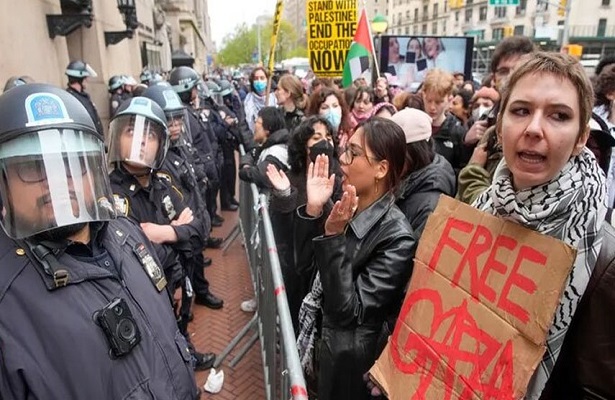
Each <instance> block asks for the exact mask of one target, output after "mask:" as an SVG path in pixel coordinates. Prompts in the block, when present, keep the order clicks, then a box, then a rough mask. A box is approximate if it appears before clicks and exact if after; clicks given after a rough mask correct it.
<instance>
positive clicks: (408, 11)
mask: <svg viewBox="0 0 615 400" xmlns="http://www.w3.org/2000/svg"><path fill="white" fill-rule="evenodd" d="M409 20H410V10H407V11H406V21H409Z"/></svg>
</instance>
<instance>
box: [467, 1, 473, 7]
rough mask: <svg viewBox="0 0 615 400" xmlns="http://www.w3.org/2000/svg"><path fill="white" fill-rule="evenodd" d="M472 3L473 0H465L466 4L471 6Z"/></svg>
mask: <svg viewBox="0 0 615 400" xmlns="http://www.w3.org/2000/svg"><path fill="white" fill-rule="evenodd" d="M473 3H474V0H466V5H468V6H471V5H472V4H473Z"/></svg>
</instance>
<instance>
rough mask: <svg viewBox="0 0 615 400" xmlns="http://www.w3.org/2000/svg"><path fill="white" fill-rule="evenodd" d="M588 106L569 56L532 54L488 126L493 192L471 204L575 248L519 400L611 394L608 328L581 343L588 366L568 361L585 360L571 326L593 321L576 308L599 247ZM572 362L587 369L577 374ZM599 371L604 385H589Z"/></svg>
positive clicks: (585, 84) (601, 207) (581, 75)
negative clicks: (493, 139)
mask: <svg viewBox="0 0 615 400" xmlns="http://www.w3.org/2000/svg"><path fill="white" fill-rule="evenodd" d="M592 99H593V91H592V87H591V84H590V82H589V79H588V78H587V76H586V74H585V72H584V71H583V68H582V67H581V65H580V64H579V63H578V62H577V61H576V60H574V59H573V58H572V57H569V56H567V55H562V54H556V53H535V54H532V55H531V56H529V58H528V59H527V60H526V61H525V62H523V61H522V63H521V64H520V65H519V66H518V67H517V69H516V70H515V71H514V72H513V73H512V75H511V76H510V78H509V81H508V86H507V87H506V88H505V89H504V90H503V93H502V103H501V110H502V111H501V112H500V114H499V115H498V120H497V132H498V138H499V140H500V142H501V143H502V148H503V153H504V159H503V161H502V162H501V163H500V165H499V166H498V168H497V170H496V172H495V175H494V177H493V183H492V185H491V186H490V187H489V189H488V190H487V191H486V192H484V193H483V194H482V195H481V196H480V197H479V198H478V199H477V200H476V201H475V203H474V206H475V207H477V208H479V209H481V210H483V211H487V212H489V213H492V214H494V215H498V216H500V217H503V218H506V219H508V220H512V221H515V222H517V223H519V224H521V225H523V226H525V227H528V228H531V229H534V230H536V231H538V232H540V233H543V234H545V235H549V236H552V237H555V238H557V239H560V240H562V241H564V242H566V243H567V244H569V245H571V246H572V247H574V248H576V249H577V257H576V259H575V262H574V265H573V268H572V272H571V274H570V276H569V279H568V282H567V284H566V287H565V289H564V293H563V295H562V297H561V299H560V305H559V307H558V308H557V310H556V313H555V318H554V321H553V324H552V326H551V328H550V330H549V335H548V337H547V343H546V345H547V352H546V353H545V356H544V358H543V360H542V362H541V363H540V365H539V366H538V367H537V370H536V371H535V373H534V376H533V378H532V380H531V381H530V385H529V387H528V391H527V395H526V399H539V398H543V399H551V398H553V399H561V398H570V399H576V398H587V397H585V396H586V394H583V390H584V389H585V388H588V387H589V389H590V390H592V391H593V392H594V393H598V394H599V395H600V396H604V398H613V396H615V391H614V389H615V386H614V385H613V380H614V379H615V363H614V360H615V354H614V351H615V330H613V329H607V328H605V327H602V328H600V329H602V330H600V329H598V330H594V331H592V332H594V333H595V332H600V335H599V336H598V337H585V338H584V340H585V344H584V346H587V349H590V348H592V347H594V346H595V347H597V348H600V349H601V352H597V353H596V354H597V355H598V356H597V359H595V360H593V361H592V363H586V364H583V363H582V361H578V358H577V357H580V358H581V359H582V358H585V357H586V354H579V353H585V350H586V348H585V347H583V346H582V347H580V348H578V347H577V348H575V349H573V348H572V347H571V343H573V342H574V341H576V340H578V339H579V337H580V336H579V335H585V333H584V332H583V331H581V330H580V329H585V330H586V331H587V328H588V326H591V325H592V324H594V325H595V324H596V322H598V321H596V320H595V318H593V319H592V318H590V319H589V320H588V319H587V317H588V316H589V315H590V314H589V313H588V311H587V307H586V306H585V308H583V306H584V305H585V303H587V301H586V300H585V299H584V302H583V303H582V302H581V298H582V296H583V294H584V293H585V291H586V289H587V288H588V285H589V282H590V278H591V277H592V271H594V270H595V266H596V260H597V258H598V255H599V254H600V250H601V246H602V245H603V240H602V239H603V232H604V231H601V228H602V222H603V220H604V217H605V214H606V211H607V210H606V207H605V183H604V182H605V178H604V174H603V172H602V171H601V170H600V167H599V166H598V163H597V162H596V159H595V158H594V156H593V154H592V153H591V152H590V151H589V150H587V149H586V148H585V143H586V141H587V138H588V135H589V128H588V121H589V118H590V115H591V107H592ZM594 279H595V278H594ZM592 280H593V279H592ZM611 285H612V282H611ZM593 293H596V292H595V291H594V292H593ZM613 300H614V298H613V296H611V297H610V299H608V300H607V302H606V304H604V303H603V304H601V305H600V306H601V307H602V308H601V310H602V311H604V312H605V313H604V314H603V316H604V317H605V318H609V317H610V316H612V315H613V312H614V311H615V308H614V306H615V304H613ZM580 304H581V305H580ZM578 310H581V311H578ZM608 311H610V312H608ZM595 315H597V314H595ZM583 318H584V319H585V320H584V322H582V323H579V322H577V321H578V320H580V319H583ZM600 318H602V315H601V316H600ZM581 324H582V325H581ZM601 325H604V324H601ZM606 325H611V326H612V325H613V324H606ZM564 339H565V340H566V341H564ZM575 351H577V353H576V354H575ZM559 358H562V359H561V360H559ZM581 365H582V366H584V367H588V368H595V371H594V372H593V373H585V374H583V372H582V371H580V370H579V366H581ZM565 368H572V369H574V371H572V369H571V370H565ZM598 373H599V374H600V376H606V377H607V378H606V379H596V375H595V374H598ZM585 378H588V379H589V380H586V379H585ZM550 379H551V381H550V382H549V380H550ZM545 387H546V388H547V389H546V390H545ZM543 391H544V393H543ZM541 396H542V397H541ZM591 398H594V397H591ZM595 398H603V397H595Z"/></svg>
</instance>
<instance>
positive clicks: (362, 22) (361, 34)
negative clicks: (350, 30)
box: [342, 9, 374, 87]
mask: <svg viewBox="0 0 615 400" xmlns="http://www.w3.org/2000/svg"><path fill="white" fill-rule="evenodd" d="M372 54H374V47H373V44H372V35H370V32H369V25H368V23H367V14H366V13H365V9H363V10H361V17H360V18H359V24H358V25H357V31H356V32H355V34H354V40H353V41H352V44H351V45H350V50H348V55H347V56H346V63H345V64H344V74H343V76H342V85H343V86H344V87H348V86H350V85H352V82H354V81H355V79H358V78H360V77H362V76H363V77H366V78H367V79H368V81H369V80H370V77H371V74H370V73H369V59H370V57H371V56H372ZM366 72H367V74H366Z"/></svg>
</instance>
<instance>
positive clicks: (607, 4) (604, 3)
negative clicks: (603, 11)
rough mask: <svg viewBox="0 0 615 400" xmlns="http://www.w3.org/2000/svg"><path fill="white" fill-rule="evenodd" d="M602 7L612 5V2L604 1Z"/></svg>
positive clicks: (609, 0)
mask: <svg viewBox="0 0 615 400" xmlns="http://www.w3.org/2000/svg"><path fill="white" fill-rule="evenodd" d="M602 5H603V6H605V7H607V6H610V5H611V0H602Z"/></svg>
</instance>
